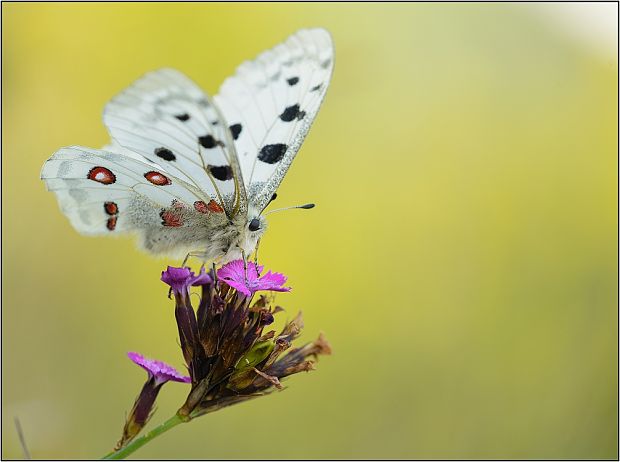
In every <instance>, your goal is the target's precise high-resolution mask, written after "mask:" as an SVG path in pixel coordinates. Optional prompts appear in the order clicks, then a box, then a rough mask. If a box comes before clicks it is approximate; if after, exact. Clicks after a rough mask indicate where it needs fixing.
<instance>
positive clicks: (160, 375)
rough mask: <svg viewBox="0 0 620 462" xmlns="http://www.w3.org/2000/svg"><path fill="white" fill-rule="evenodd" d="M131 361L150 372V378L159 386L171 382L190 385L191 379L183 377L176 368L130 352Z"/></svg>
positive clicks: (128, 354)
mask: <svg viewBox="0 0 620 462" xmlns="http://www.w3.org/2000/svg"><path fill="white" fill-rule="evenodd" d="M127 356H128V357H129V359H131V360H132V361H133V362H134V363H136V364H137V365H138V366H140V367H141V368H143V369H144V370H145V371H146V372H148V374H149V376H150V377H153V378H154V379H155V382H156V383H157V384H160V383H166V382H168V381H169V380H172V381H173V382H184V383H189V382H191V379H190V378H189V377H185V376H184V375H181V374H180V373H179V372H178V371H177V370H176V369H175V368H174V367H172V366H170V365H168V364H166V363H164V362H162V361H156V360H154V359H147V358H145V357H144V356H142V355H141V354H140V353H135V352H129V353H127Z"/></svg>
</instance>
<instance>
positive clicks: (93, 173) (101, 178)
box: [86, 167, 116, 184]
mask: <svg viewBox="0 0 620 462" xmlns="http://www.w3.org/2000/svg"><path fill="white" fill-rule="evenodd" d="M86 178H88V179H89V180H93V181H96V182H97V183H101V184H112V183H115V182H116V175H114V173H112V171H111V170H110V169H107V168H105V167H93V168H91V169H90V170H89V171H88V175H86Z"/></svg>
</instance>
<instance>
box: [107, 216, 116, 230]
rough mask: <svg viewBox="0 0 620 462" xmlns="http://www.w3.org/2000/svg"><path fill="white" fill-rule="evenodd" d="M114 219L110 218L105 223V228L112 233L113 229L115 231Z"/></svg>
mask: <svg viewBox="0 0 620 462" xmlns="http://www.w3.org/2000/svg"><path fill="white" fill-rule="evenodd" d="M116 220H117V218H116V217H110V218H108V222H107V223H106V228H108V229H109V230H110V231H114V229H116Z"/></svg>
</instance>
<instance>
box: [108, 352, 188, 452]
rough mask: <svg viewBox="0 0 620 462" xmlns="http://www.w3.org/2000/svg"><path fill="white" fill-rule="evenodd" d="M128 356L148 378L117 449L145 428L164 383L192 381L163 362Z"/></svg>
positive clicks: (136, 354)
mask: <svg viewBox="0 0 620 462" xmlns="http://www.w3.org/2000/svg"><path fill="white" fill-rule="evenodd" d="M127 356H128V357H129V359H131V360H132V361H133V362H134V363H136V364H137V365H138V366H140V367H141V368H142V369H144V370H145V371H146V372H147V374H148V377H147V380H146V383H145V384H144V386H143V387H142V390H141V391H140V394H139V395H138V397H137V398H136V402H135V403H134V405H133V408H132V409H131V411H130V412H129V415H128V416H127V420H126V422H125V427H124V428H123V436H122V437H121V439H120V441H119V442H118V443H117V444H116V448H115V449H120V448H121V447H123V446H125V445H126V444H127V443H129V442H130V441H131V440H132V439H134V438H135V437H136V435H138V433H140V430H142V428H144V426H145V425H146V423H147V422H148V420H149V419H150V417H151V415H152V413H153V406H154V404H155V400H156V399H157V395H158V394H159V391H160V390H161V387H162V386H163V385H164V383H166V382H169V381H173V382H184V383H188V382H190V381H191V380H190V378H189V377H185V376H183V375H181V374H179V373H178V372H177V370H176V369H175V368H174V367H172V366H170V365H168V364H166V363H164V362H162V361H156V360H154V359H147V358H145V357H144V356H142V355H141V354H140V353H134V352H129V353H127Z"/></svg>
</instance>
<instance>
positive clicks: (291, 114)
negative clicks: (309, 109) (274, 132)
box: [280, 104, 306, 122]
mask: <svg viewBox="0 0 620 462" xmlns="http://www.w3.org/2000/svg"><path fill="white" fill-rule="evenodd" d="M305 115H306V111H300V110H299V104H294V105H292V106H289V107H287V108H286V109H285V110H284V112H283V113H282V114H280V120H282V121H284V122H292V121H293V120H295V119H297V120H301V119H303V118H304V116H305Z"/></svg>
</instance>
